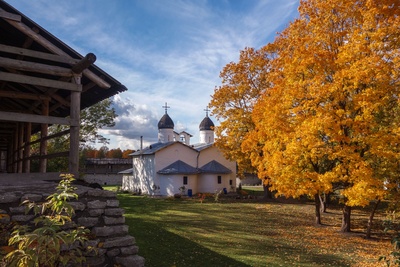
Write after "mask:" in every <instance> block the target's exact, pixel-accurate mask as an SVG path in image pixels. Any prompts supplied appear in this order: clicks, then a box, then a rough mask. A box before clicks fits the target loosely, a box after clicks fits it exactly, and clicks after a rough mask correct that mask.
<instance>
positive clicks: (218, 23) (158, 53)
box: [6, 0, 299, 150]
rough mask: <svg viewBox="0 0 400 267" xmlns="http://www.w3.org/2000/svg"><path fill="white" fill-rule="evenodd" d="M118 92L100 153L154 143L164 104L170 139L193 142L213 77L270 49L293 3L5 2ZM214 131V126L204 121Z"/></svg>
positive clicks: (247, 0) (157, 0)
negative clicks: (90, 64)
mask: <svg viewBox="0 0 400 267" xmlns="http://www.w3.org/2000/svg"><path fill="white" fill-rule="evenodd" d="M6 2H8V3H9V4H11V5H13V6H14V7H15V8H17V9H18V10H20V11H21V12H22V13H24V14H25V15H27V16H28V17H29V18H31V19H32V20H33V21H35V22H36V23H38V24H39V25H41V26H42V27H44V28H45V29H46V30H48V31H49V32H50V33H52V34H53V35H55V36H56V37H58V38H59V39H61V40H62V41H63V42H65V43H66V44H68V45H69V46H70V47H72V48H73V49H75V50H76V51H78V52H79V53H81V54H82V55H86V54H87V53H89V52H92V53H94V54H95V55H96V56H97V61H96V65H97V66H99V67H100V68H102V69H103V70H105V71H106V72H107V73H109V74H110V75H112V76H113V77H114V78H116V79H117V80H119V81H120V82H121V83H122V84H124V85H125V86H126V87H127V88H128V91H127V92H124V93H122V94H119V95H117V96H116V97H115V98H114V99H113V102H114V108H115V109H116V111H117V114H118V118H117V120H116V126H115V127H114V128H112V129H103V130H101V131H100V133H101V134H103V135H104V136H106V137H107V138H109V139H110V144H109V145H108V147H109V148H110V149H112V148H117V147H119V148H121V149H122V150H125V149H135V150H136V149H138V148H139V147H140V136H143V141H144V145H149V144H151V143H154V142H157V131H158V130H157V123H158V121H159V119H160V118H161V117H162V115H163V114H164V109H163V108H162V106H163V105H164V103H165V102H167V103H168V106H170V109H169V110H168V114H169V115H170V117H171V118H172V120H173V121H174V123H175V131H178V132H179V131H183V130H185V131H187V132H189V133H190V134H192V135H193V138H192V143H197V142H198V141H199V134H198V132H199V128H198V127H199V124H200V122H201V120H202V119H203V118H204V116H205V112H204V109H205V108H206V106H207V105H208V103H209V102H210V100H211V95H212V94H213V92H214V88H215V87H216V86H219V85H221V79H220V78H219V73H220V71H221V70H222V69H223V67H224V66H225V65H226V64H228V63H229V62H232V61H234V62H236V61H237V60H238V58H239V52H240V50H243V49H244V48H245V47H255V48H260V47H261V46H263V45H265V44H267V43H269V42H272V41H273V40H274V38H275V36H276V33H277V32H279V31H282V30H283V29H284V28H285V27H286V26H287V25H288V23H289V22H290V21H292V20H293V19H294V18H295V17H297V15H298V13H297V8H298V5H299V0H279V1H277V0H191V1H189V0H150V1H146V0H66V1H54V0H34V1H33V0H6ZM211 119H212V120H213V121H214V123H215V124H216V125H218V122H217V121H216V119H215V118H213V117H211Z"/></svg>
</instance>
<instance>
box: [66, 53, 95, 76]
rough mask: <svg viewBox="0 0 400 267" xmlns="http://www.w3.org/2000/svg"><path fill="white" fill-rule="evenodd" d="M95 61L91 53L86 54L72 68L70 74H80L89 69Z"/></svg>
mask: <svg viewBox="0 0 400 267" xmlns="http://www.w3.org/2000/svg"><path fill="white" fill-rule="evenodd" d="M95 61H96V56H95V54H93V53H89V54H87V55H86V56H85V57H84V58H82V60H80V61H79V62H78V63H76V64H75V65H74V66H72V69H71V70H72V72H73V73H76V74H80V73H82V72H83V71H84V70H85V69H87V68H89V66H90V65H92V64H93V63H94V62H95Z"/></svg>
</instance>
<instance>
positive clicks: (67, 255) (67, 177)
mask: <svg viewBox="0 0 400 267" xmlns="http://www.w3.org/2000/svg"><path fill="white" fill-rule="evenodd" d="M61 177H62V179H61V181H60V182H59V184H58V186H57V187H56V189H57V191H56V192H55V193H54V194H52V195H50V196H48V197H47V199H46V201H45V202H44V203H35V202H30V201H29V200H26V201H24V202H22V203H21V205H26V207H27V210H26V212H27V213H29V212H31V211H33V213H34V214H35V215H36V217H35V219H34V227H29V226H28V225H17V226H16V227H15V228H14V230H13V232H12V233H11V236H10V238H9V240H8V243H9V246H12V247H14V250H13V251H11V252H10V253H8V254H7V255H6V256H5V257H4V259H3V261H2V263H3V264H5V266H18V267H20V266H21V267H22V266H24V267H25V266H27V267H31V266H32V267H37V266H41V267H42V266H43V267H50V266H65V265H67V264H73V266H76V265H77V264H82V263H83V262H84V261H85V260H86V258H85V256H84V252H85V250H87V249H93V248H87V247H85V241H87V239H88V238H87V237H88V234H89V230H88V229H85V228H84V227H80V226H74V223H73V222H72V216H73V215H74V213H75V211H74V209H73V207H72V206H71V205H70V204H69V203H68V201H69V200H71V199H77V198H78V195H77V194H76V193H75V190H76V188H75V187H73V186H72V182H73V181H74V180H75V179H74V177H73V175H72V174H61ZM66 224H69V225H70V227H71V226H72V227H71V228H70V227H67V226H66ZM31 228H32V229H31ZM68 228H69V229H68Z"/></svg>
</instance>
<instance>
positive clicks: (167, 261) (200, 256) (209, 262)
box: [126, 218, 250, 267]
mask: <svg viewBox="0 0 400 267" xmlns="http://www.w3.org/2000/svg"><path fill="white" fill-rule="evenodd" d="M126 223H127V224H128V225H129V226H130V228H134V229H132V230H133V233H132V235H133V236H134V237H135V238H136V242H137V244H138V246H139V255H140V256H142V257H144V258H145V259H146V267H151V266H166V267H167V266H177V267H180V266H237V267H248V266H250V265H247V264H245V263H242V262H239V261H236V260H234V259H232V258H229V257H226V256H224V255H221V254H219V253H216V252H214V251H211V250H210V249H207V248H205V247H203V246H201V245H199V244H197V243H195V242H192V241H190V240H189V239H187V238H183V237H181V236H179V235H177V234H174V233H171V232H169V231H167V230H165V229H163V228H162V227H160V226H159V225H157V224H156V223H149V222H141V221H140V220H138V219H133V218H131V219H129V218H127V220H126Z"/></svg>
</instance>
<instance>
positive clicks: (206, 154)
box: [199, 146, 237, 192]
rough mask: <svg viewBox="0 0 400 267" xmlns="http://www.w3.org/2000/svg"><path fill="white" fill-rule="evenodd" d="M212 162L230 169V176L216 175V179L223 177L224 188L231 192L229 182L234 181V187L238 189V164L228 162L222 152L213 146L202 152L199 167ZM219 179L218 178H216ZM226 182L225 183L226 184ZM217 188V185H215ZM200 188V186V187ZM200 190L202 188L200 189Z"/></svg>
mask: <svg viewBox="0 0 400 267" xmlns="http://www.w3.org/2000/svg"><path fill="white" fill-rule="evenodd" d="M212 160H216V161H218V162H219V163H221V164H222V165H224V166H225V167H227V168H228V169H230V170H231V171H232V172H231V173H229V174H222V175H221V174H215V177H217V176H218V175H221V176H222V180H223V181H222V183H223V185H224V186H222V188H224V187H225V188H226V189H227V191H228V192H229V191H231V186H230V185H229V180H232V186H233V187H235V188H236V186H237V185H236V162H234V161H230V160H227V159H226V158H225V157H224V155H223V154H222V152H220V151H219V150H218V148H217V147H215V146H211V147H209V148H206V149H204V150H202V151H201V153H200V156H199V167H202V166H204V165H205V164H207V163H209V162H210V161H212ZM215 179H217V178H215ZM224 181H225V183H224ZM215 186H217V185H215ZM199 187H200V185H199ZM199 190H200V188H199Z"/></svg>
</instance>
